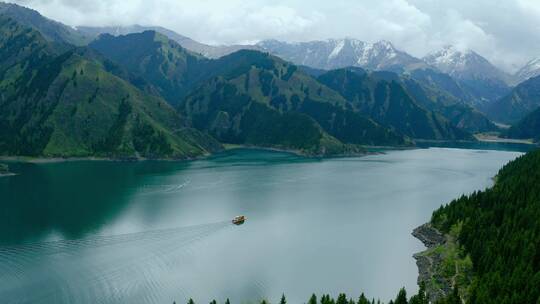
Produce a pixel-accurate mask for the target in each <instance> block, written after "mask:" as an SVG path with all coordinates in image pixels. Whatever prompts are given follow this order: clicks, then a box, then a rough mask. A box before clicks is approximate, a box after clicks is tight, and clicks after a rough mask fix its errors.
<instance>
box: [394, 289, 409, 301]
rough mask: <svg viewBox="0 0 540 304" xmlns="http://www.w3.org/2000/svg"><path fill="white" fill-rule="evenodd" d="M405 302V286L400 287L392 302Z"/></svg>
mask: <svg viewBox="0 0 540 304" xmlns="http://www.w3.org/2000/svg"><path fill="white" fill-rule="evenodd" d="M407 303H408V301H407V292H406V291H405V288H401V289H400V290H399V293H398V295H397V297H396V300H395V301H394V304H407Z"/></svg>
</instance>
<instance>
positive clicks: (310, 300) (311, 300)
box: [308, 294, 322, 304]
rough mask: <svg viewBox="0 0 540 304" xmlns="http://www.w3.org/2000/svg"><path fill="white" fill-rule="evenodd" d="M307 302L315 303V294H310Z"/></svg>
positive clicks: (309, 303)
mask: <svg viewBox="0 0 540 304" xmlns="http://www.w3.org/2000/svg"><path fill="white" fill-rule="evenodd" d="M321 301H322V300H321ZM308 304H317V296H316V295H315V294H312V295H311V297H310V298H309V301H308Z"/></svg>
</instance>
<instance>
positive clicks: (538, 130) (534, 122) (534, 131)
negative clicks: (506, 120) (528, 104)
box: [506, 108, 540, 141]
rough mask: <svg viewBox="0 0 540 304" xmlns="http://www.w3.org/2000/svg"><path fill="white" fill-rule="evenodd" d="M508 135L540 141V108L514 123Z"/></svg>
mask: <svg viewBox="0 0 540 304" xmlns="http://www.w3.org/2000/svg"><path fill="white" fill-rule="evenodd" d="M506 136H507V137H510V138H518V139H533V140H534V141H540V108H538V109H537V110H535V111H534V112H532V113H531V114H529V115H527V116H525V118H523V119H522V120H520V121H519V122H518V123H517V124H515V125H513V126H512V127H511V128H510V129H509V130H508V132H507V133H506Z"/></svg>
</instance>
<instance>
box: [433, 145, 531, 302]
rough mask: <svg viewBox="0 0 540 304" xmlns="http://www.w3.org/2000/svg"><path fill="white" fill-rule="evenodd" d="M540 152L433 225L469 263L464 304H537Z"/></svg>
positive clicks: (445, 210)
mask: <svg viewBox="0 0 540 304" xmlns="http://www.w3.org/2000/svg"><path fill="white" fill-rule="evenodd" d="M539 184H540V151H535V152H530V153H528V154H526V155H525V156H521V157H519V158H518V159H517V160H515V161H513V162H511V163H509V164H508V165H506V166H505V167H504V168H502V169H501V170H500V171H499V173H498V175H497V182H496V184H495V186H494V187H493V188H491V189H488V190H486V191H482V192H475V193H473V194H471V195H469V196H462V197H461V198H459V199H457V200H454V201H452V202H451V203H450V204H449V205H446V206H443V207H441V208H440V209H439V210H437V211H435V212H434V214H433V218H432V223H433V224H434V225H435V226H436V227H437V228H438V229H440V230H441V231H443V232H449V231H450V229H451V228H452V227H454V226H455V225H462V228H461V232H460V233H459V237H458V240H459V242H460V244H461V245H462V246H463V247H464V250H465V252H466V253H467V254H469V255H470V256H471V259H472V262H473V271H474V278H473V282H472V284H471V286H470V288H469V299H468V302H469V303H536V302H538V299H539V298H540V288H538V286H540V221H539V220H538V219H539V218H540V187H538V185H539Z"/></svg>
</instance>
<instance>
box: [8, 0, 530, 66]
mask: <svg viewBox="0 0 540 304" xmlns="http://www.w3.org/2000/svg"><path fill="white" fill-rule="evenodd" d="M11 2H16V3H19V4H22V5H26V6H29V7H32V8H34V9H37V10H38V11H40V12H41V13H43V14H44V15H45V16H48V17H50V18H53V19H56V20H59V21H61V22H64V23H67V24H70V25H128V24H134V23H138V24H143V25H161V26H165V27H168V28H171V29H173V30H175V31H177V32H178V33H180V34H183V35H186V36H189V37H192V38H194V39H196V40H199V41H202V42H206V43H213V44H230V43H242V42H246V41H249V42H253V41H257V40H261V39H268V38H276V39H282V40H295V41H298V40H312V39H326V38H341V37H354V38H358V39H362V40H366V41H377V40H381V39H386V40H390V41H392V42H393V43H394V44H395V45H396V46H398V47H400V48H402V49H404V50H405V51H408V52H410V53H412V54H413V55H416V56H422V55H424V54H426V53H427V52H429V51H433V50H435V49H437V48H440V47H442V46H443V45H446V44H453V45H456V46H458V47H459V48H471V49H474V50H475V51H477V52H479V53H480V54H482V55H484V56H486V57H487V58H488V59H490V60H491V61H493V62H494V63H496V64H498V65H499V66H501V67H504V68H506V69H507V70H512V69H515V68H516V67H517V66H519V65H520V64H523V63H524V62H526V61H528V60H529V59H531V58H532V57H537V56H540V1H538V0H515V1H510V0H508V1H492V0H474V1H471V0H438V1H434V0H385V1H373V0H341V1H328V0H227V1H223V0H152V1H148V0H11Z"/></svg>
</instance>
